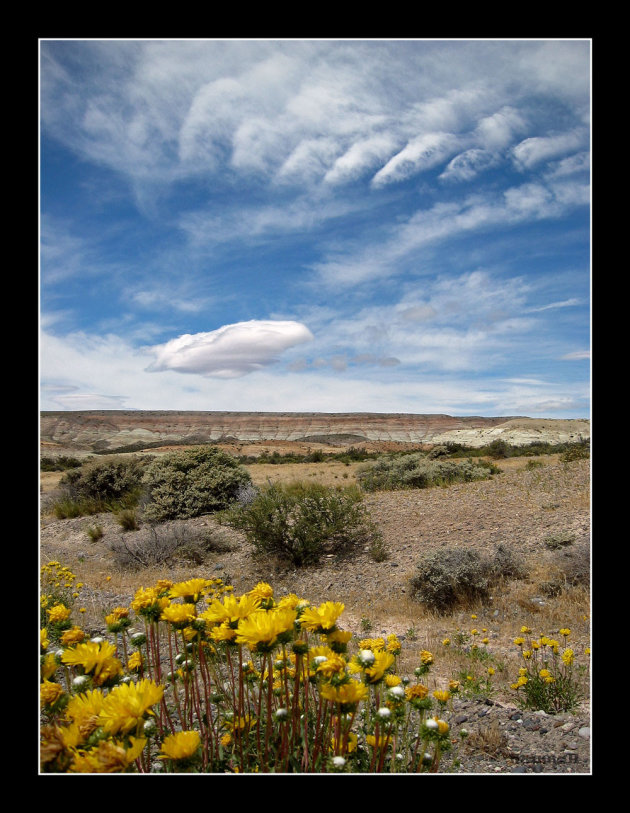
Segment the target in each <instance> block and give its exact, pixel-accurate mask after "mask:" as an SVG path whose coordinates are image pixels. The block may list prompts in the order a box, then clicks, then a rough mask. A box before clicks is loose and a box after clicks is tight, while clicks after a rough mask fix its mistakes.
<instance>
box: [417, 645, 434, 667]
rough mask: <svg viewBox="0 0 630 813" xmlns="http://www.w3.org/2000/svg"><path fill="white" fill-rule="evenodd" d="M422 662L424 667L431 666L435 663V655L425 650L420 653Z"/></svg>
mask: <svg viewBox="0 0 630 813" xmlns="http://www.w3.org/2000/svg"><path fill="white" fill-rule="evenodd" d="M420 662H421V663H422V665H423V666H430V665H431V664H432V663H433V655H432V654H431V653H430V652H427V650H426V649H423V650H422V652H421V653H420Z"/></svg>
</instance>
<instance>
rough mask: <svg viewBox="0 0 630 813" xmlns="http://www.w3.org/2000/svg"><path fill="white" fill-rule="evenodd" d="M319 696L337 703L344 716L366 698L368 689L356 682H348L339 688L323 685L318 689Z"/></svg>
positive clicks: (328, 684)
mask: <svg viewBox="0 0 630 813" xmlns="http://www.w3.org/2000/svg"><path fill="white" fill-rule="evenodd" d="M320 694H321V696H322V697H323V698H324V700H330V701H331V702H332V703H339V704H340V705H341V707H342V709H341V711H342V713H344V714H345V713H346V712H348V711H351V710H353V709H354V708H355V707H356V706H357V704H358V703H360V702H361V701H362V700H364V699H365V698H366V697H367V696H368V694H369V689H368V687H367V686H366V685H365V684H364V683H359V681H358V680H350V681H348V683H342V684H341V685H340V686H333V685H332V684H331V683H324V684H323V685H322V687H321V689H320Z"/></svg>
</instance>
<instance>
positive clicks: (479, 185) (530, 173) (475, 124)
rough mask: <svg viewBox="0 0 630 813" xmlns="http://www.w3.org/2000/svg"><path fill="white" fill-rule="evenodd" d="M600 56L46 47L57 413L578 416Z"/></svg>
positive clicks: (51, 372) (456, 47)
mask: <svg viewBox="0 0 630 813" xmlns="http://www.w3.org/2000/svg"><path fill="white" fill-rule="evenodd" d="M590 59H591V43H590V42H589V41H588V40H454V41H443V40H335V39H333V40H308V39H305V40H264V39H263V40H247V39H245V40H236V39H235V40H41V41H40V72H39V78H40V190H41V191H40V247H41V248H40V257H41V261H40V393H41V395H40V406H41V408H42V409H43V410H73V409H141V410H151V409H153V410H229V411H270V412H276V411H296V412H410V413H447V414H451V415H484V416H496V415H528V416H531V417H548V418H584V417H588V416H589V413H590V353H589V348H590V279H591V271H590V266H591V260H590V221H591V211H590V209H591V207H590V204H591V199H590V135H591V122H590V111H591V88H590V85H591V65H590Z"/></svg>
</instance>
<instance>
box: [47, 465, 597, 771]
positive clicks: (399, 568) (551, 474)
mask: <svg viewBox="0 0 630 813" xmlns="http://www.w3.org/2000/svg"><path fill="white" fill-rule="evenodd" d="M541 461H542V462H543V463H544V464H543V465H542V466H540V467H539V468H531V469H527V468H525V463H526V459H524V458H519V459H516V458H515V459H512V460H509V461H505V462H501V463H500V466H501V468H502V469H503V471H502V473H501V474H498V475H495V476H494V477H493V478H492V479H491V480H488V481H482V482H473V483H466V484H459V485H454V486H451V487H449V488H433V489H425V490H410V491H399V492H381V493H376V494H370V495H367V496H366V498H365V500H366V504H367V507H368V509H369V512H370V515H371V517H372V519H373V520H374V521H375V522H376V524H377V525H378V527H379V528H380V529H381V531H382V533H383V537H384V540H385V543H386V547H387V551H388V558H387V559H385V560H384V561H380V562H376V561H374V559H373V558H372V557H371V556H370V554H369V551H368V550H364V551H360V552H359V553H358V554H357V555H356V556H354V557H353V558H352V559H351V560H347V561H345V562H337V561H335V560H334V559H332V558H329V559H327V560H325V561H324V562H323V563H322V564H321V565H320V566H318V567H315V568H308V569H307V570H296V569H294V568H292V567H289V566H286V565H284V564H282V563H280V562H270V561H269V560H256V559H255V558H254V557H253V556H252V551H251V549H250V547H249V546H248V545H247V543H246V542H245V541H244V539H243V538H242V537H241V536H240V535H239V534H238V533H237V532H235V531H232V530H230V529H227V528H224V527H220V526H218V525H217V524H216V522H215V520H214V519H213V518H212V517H200V518H197V519H194V520H189V521H187V523H186V525H187V526H188V528H189V530H192V529H195V528H196V529H197V530H205V531H207V532H211V533H212V535H213V537H212V538H213V539H214V540H215V541H214V550H210V552H209V553H208V555H207V557H206V559H205V561H204V562H203V563H198V564H195V563H191V562H190V561H187V562H180V563H175V564H172V565H170V566H169V567H168V568H167V569H162V570H159V569H155V568H154V569H151V570H144V571H143V570H140V571H134V570H132V569H130V567H129V566H128V565H123V564H121V562H120V560H117V558H116V556H115V555H114V553H113V551H112V543H116V542H117V541H120V540H121V538H123V532H122V530H121V528H120V526H119V525H118V524H117V523H116V520H115V518H114V517H113V516H112V515H100V516H97V517H80V518H77V519H66V520H56V519H54V518H53V517H52V515H51V514H49V513H47V505H48V499H49V497H48V495H47V494H44V495H43V496H42V517H41V533H40V549H41V560H42V562H45V561H49V560H50V559H57V560H59V561H61V562H63V563H64V564H68V565H69V566H70V567H71V568H73V570H74V572H75V573H77V574H78V576H79V578H80V579H81V580H82V581H83V582H84V583H85V588H84V590H83V593H82V597H81V601H82V603H84V604H85V606H86V608H87V610H88V612H87V613H86V616H85V619H84V620H85V625H86V628H88V629H89V631H90V632H91V633H94V634H95V633H99V632H102V631H103V628H102V624H103V622H102V620H101V619H102V616H103V613H102V609H103V608H111V607H113V606H116V605H120V604H127V603H128V602H129V601H130V600H131V598H132V596H133V594H134V592H135V589H136V588H137V587H138V586H140V585H145V586H146V585H148V584H152V583H153V582H154V580H155V579H156V578H159V577H161V576H164V575H168V577H169V578H172V579H174V580H179V579H183V578H191V577H193V576H204V577H213V576H222V577H224V578H225V579H226V580H228V581H230V583H232V584H233V585H234V588H235V591H236V592H237V593H239V592H243V591H246V590H249V589H251V588H252V587H253V586H254V585H255V584H256V583H257V582H258V581H267V582H269V583H271V584H272V585H273V586H274V589H275V592H276V594H277V595H283V594H285V593H289V592H295V593H297V594H298V595H300V596H302V597H304V598H307V599H309V600H311V601H313V602H314V603H320V602H322V601H325V600H335V601H343V602H344V603H345V604H346V611H345V612H344V615H343V616H342V618H341V622H342V626H343V627H344V628H345V629H349V630H352V631H353V632H355V634H356V635H357V636H358V637H359V638H361V637H373V636H377V635H382V634H387V633H389V632H394V633H396V634H397V635H398V636H399V637H400V638H401V640H403V653H402V655H401V661H400V662H401V673H404V669H405V668H406V669H407V670H408V674H409V675H412V673H413V668H414V666H415V665H417V662H418V661H417V660H414V658H415V656H416V655H417V654H418V652H419V650H421V649H429V650H430V651H432V652H434V653H436V667H435V673H434V675H433V679H434V681H435V687H440V688H441V687H443V685H444V682H445V681H447V680H448V679H449V678H450V677H452V676H453V671H452V670H453V669H454V668H455V667H456V666H457V664H458V663H459V662H458V661H457V659H456V658H454V657H453V655H452V654H449V655H448V657H442V654H443V653H442V652H441V640H442V638H443V637H445V636H448V635H450V634H452V633H453V631H454V629H455V628H457V629H466V628H467V627H468V628H470V625H472V624H473V623H474V625H475V626H477V627H479V628H481V627H483V628H487V630H488V633H487V634H488V636H489V637H490V641H491V643H490V645H489V648H490V651H491V652H493V653H494V654H495V655H496V658H497V659H499V660H502V661H504V662H505V664H507V667H506V674H505V676H504V677H503V679H502V681H499V682H498V684H497V688H496V690H495V691H494V692H493V693H492V694H491V695H490V696H486V697H484V696H479V697H468V698H466V697H463V698H460V699H456V700H455V701H454V702H453V706H452V709H451V715H450V721H451V724H452V730H453V732H454V734H455V735H456V736H455V737H454V739H457V738H458V736H457V734H458V732H459V730H460V729H462V728H465V729H466V730H467V731H468V737H467V738H466V739H465V740H463V741H462V743H461V745H459V746H458V750H457V756H458V759H459V764H458V765H453V764H452V763H451V761H449V760H448V759H446V760H445V761H444V763H443V770H444V771H448V770H452V771H453V772H456V773H482V774H487V773H490V774H493V773H553V774H558V773H562V774H571V773H573V774H580V773H582V774H583V773H589V772H590V770H591V758H590V755H591V741H590V704H589V702H588V698H587V697H585V698H584V699H583V701H582V703H581V704H580V706H579V708H578V709H577V710H576V711H575V712H573V713H567V714H559V715H545V714H544V713H542V712H537V711H522V710H521V709H520V708H519V707H518V705H517V704H516V702H515V701H516V696H515V693H514V692H513V691H510V690H509V687H508V684H509V682H510V680H513V679H514V677H513V675H514V674H515V672H514V671H512V670H514V669H515V668H517V667H518V665H520V664H519V663H518V662H517V660H514V650H515V647H514V645H513V638H514V636H515V635H517V634H518V632H519V630H520V626H521V625H522V624H528V625H529V626H530V627H532V629H533V630H534V633H535V634H538V635H540V634H553V633H557V631H558V629H559V628H560V627H562V626H567V625H569V626H570V627H571V629H572V639H571V643H572V645H573V646H575V649H576V651H583V648H584V646H587V645H590V630H589V621H588V613H589V607H588V593H587V592H586V594H585V593H584V592H582V593H580V592H579V590H578V591H576V590H573V591H572V590H571V589H567V590H566V591H564V592H563V593H561V594H560V595H558V596H555V597H554V596H550V595H547V594H546V593H545V592H544V590H542V585H543V584H544V583H545V580H547V581H548V580H549V578H550V574H551V575H554V576H557V575H558V574H560V576H561V577H564V576H567V574H568V577H569V578H572V575H571V574H573V575H575V574H576V573H580V572H581V573H582V574H583V571H584V568H585V567H586V568H587V569H588V559H589V551H590V506H589V493H590V465H589V461H588V460H586V461H576V462H573V463H571V464H563V463H561V462H560V461H559V460H558V459H557V458H555V457H549V458H541ZM254 468H255V467H252V469H254ZM96 524H100V525H101V526H102V528H103V531H104V536H103V538H102V539H100V540H99V541H98V542H91V541H90V539H89V538H88V535H87V529H88V528H89V527H93V526H94V525H96ZM130 534H133V532H128V533H127V534H126V535H124V537H125V539H130V538H131V537H130ZM560 534H564V535H565V536H566V535H567V534H570V535H571V537H572V540H573V541H572V544H570V545H568V546H564V547H561V548H559V549H553V548H551V547H550V545H549V539H550V538H551V537H554V536H558V535H560ZM499 543H503V544H506V545H508V546H509V547H510V549H511V550H513V551H515V552H517V553H518V554H519V555H521V556H522V557H524V559H525V560H526V561H527V562H528V565H529V572H530V576H529V577H528V578H527V579H525V580H524V581H522V582H518V583H514V584H513V585H511V586H509V587H508V588H506V590H505V591H504V592H503V593H502V594H501V595H499V594H498V595H497V596H495V597H494V598H493V601H492V602H490V604H489V605H488V606H485V607H479V608H473V609H474V612H475V613H476V614H477V616H478V617H477V619H476V620H474V622H473V621H471V620H470V613H471V610H470V609H467V610H461V611H458V612H457V613H454V614H453V615H452V616H448V617H436V616H431V615H430V614H427V613H426V612H425V611H424V610H423V608H422V607H421V606H420V605H419V604H418V603H417V602H416V601H414V600H413V597H412V596H411V595H410V584H409V580H410V576H411V575H413V572H414V570H415V567H416V565H417V562H418V559H419V557H420V556H421V555H423V554H425V553H426V552H429V551H433V550H436V549H441V548H445V547H465V548H470V549H474V550H477V551H479V552H483V553H491V552H493V551H494V550H495V548H496V546H497V545H498V544H499ZM108 576H110V577H111V578H110V580H109V581H108V580H107V577H108ZM405 653H407V654H405ZM403 656H404V657H403ZM460 660H461V659H460ZM440 661H443V666H441V667H440V665H439V664H440ZM440 670H442V671H440Z"/></svg>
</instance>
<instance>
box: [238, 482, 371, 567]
mask: <svg viewBox="0 0 630 813" xmlns="http://www.w3.org/2000/svg"><path fill="white" fill-rule="evenodd" d="M227 521H228V522H229V524H231V525H232V526H233V527H235V528H238V529H239V530H241V531H243V532H244V534H245V536H246V538H247V540H248V541H249V542H250V543H251V544H252V545H253V546H254V549H255V552H256V553H258V554H272V555H277V556H278V557H280V558H282V559H286V560H288V561H290V562H291V563H292V564H294V565H295V566H297V567H301V566H305V565H310V564H316V563H317V562H319V560H320V559H321V557H322V556H323V555H325V554H336V555H338V556H340V555H345V554H349V553H351V552H353V551H354V550H356V549H357V547H358V546H359V545H366V544H367V545H369V546H370V548H371V549H372V550H376V549H377V548H378V547H379V545H378V539H379V532H378V530H377V529H376V528H375V526H374V525H373V524H372V522H371V521H370V519H369V516H368V514H367V511H366V509H365V506H364V505H363V497H362V495H361V492H360V490H359V489H358V488H356V487H353V488H352V487H351V488H344V489H342V488H330V487H327V486H324V485H321V484H319V483H298V482H296V483H290V484H277V483H274V484H271V485H269V486H268V487H266V488H264V489H262V490H261V491H260V492H259V493H258V495H257V496H256V497H255V499H254V500H253V501H251V502H250V503H249V505H246V506H242V507H240V508H238V509H236V510H234V511H233V512H231V514H230V516H229V517H228V518H227Z"/></svg>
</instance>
